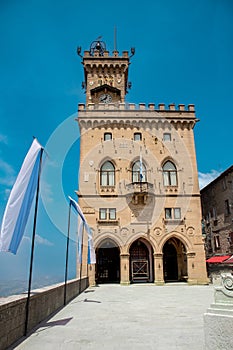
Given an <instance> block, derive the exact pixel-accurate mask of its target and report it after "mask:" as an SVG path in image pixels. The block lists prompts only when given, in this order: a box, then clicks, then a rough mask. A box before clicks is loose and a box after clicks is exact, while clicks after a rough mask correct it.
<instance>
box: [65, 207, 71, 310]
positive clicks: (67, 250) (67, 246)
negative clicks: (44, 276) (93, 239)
mask: <svg viewBox="0 0 233 350" xmlns="http://www.w3.org/2000/svg"><path fill="white" fill-rule="evenodd" d="M70 213H71V202H70V204H69V216H68V230H67V241H66V267H65V285H64V305H66V290H67V276H68V258H69V242H70Z"/></svg>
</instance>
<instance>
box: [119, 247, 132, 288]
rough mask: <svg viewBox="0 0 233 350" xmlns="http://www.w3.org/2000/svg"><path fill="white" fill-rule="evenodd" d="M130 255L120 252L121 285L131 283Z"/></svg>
mask: <svg viewBox="0 0 233 350" xmlns="http://www.w3.org/2000/svg"><path fill="white" fill-rule="evenodd" d="M129 257H130V254H129V253H126V254H120V260H121V262H120V266H121V285H123V286H124V285H125V286H127V285H129V284H130V280H129V269H130V264H129Z"/></svg>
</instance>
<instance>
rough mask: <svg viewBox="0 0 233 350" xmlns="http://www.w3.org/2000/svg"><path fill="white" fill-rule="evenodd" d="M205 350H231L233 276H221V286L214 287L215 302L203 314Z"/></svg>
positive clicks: (232, 344) (232, 340)
mask: <svg viewBox="0 0 233 350" xmlns="http://www.w3.org/2000/svg"><path fill="white" fill-rule="evenodd" d="M204 330H205V346H206V347H205V348H206V349H207V350H210V349H211V350H221V349H224V350H225V349H231V348H233V333H232V332H233V276H232V274H222V276H221V286H218V287H215V302H214V303H213V304H211V306H210V308H209V309H207V312H206V313H205V314H204Z"/></svg>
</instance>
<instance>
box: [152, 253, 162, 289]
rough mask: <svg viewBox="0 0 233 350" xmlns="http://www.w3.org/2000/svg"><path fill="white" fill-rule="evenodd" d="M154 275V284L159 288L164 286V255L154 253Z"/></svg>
mask: <svg viewBox="0 0 233 350" xmlns="http://www.w3.org/2000/svg"><path fill="white" fill-rule="evenodd" d="M154 274H155V275H154V281H155V282H154V283H155V284H156V285H158V286H159V285H163V284H164V277H163V253H154Z"/></svg>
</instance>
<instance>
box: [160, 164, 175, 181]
mask: <svg viewBox="0 0 233 350" xmlns="http://www.w3.org/2000/svg"><path fill="white" fill-rule="evenodd" d="M163 184H164V186H177V171H176V167H175V165H174V164H173V163H172V162H170V161H168V162H166V163H165V164H164V166H163Z"/></svg>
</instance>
